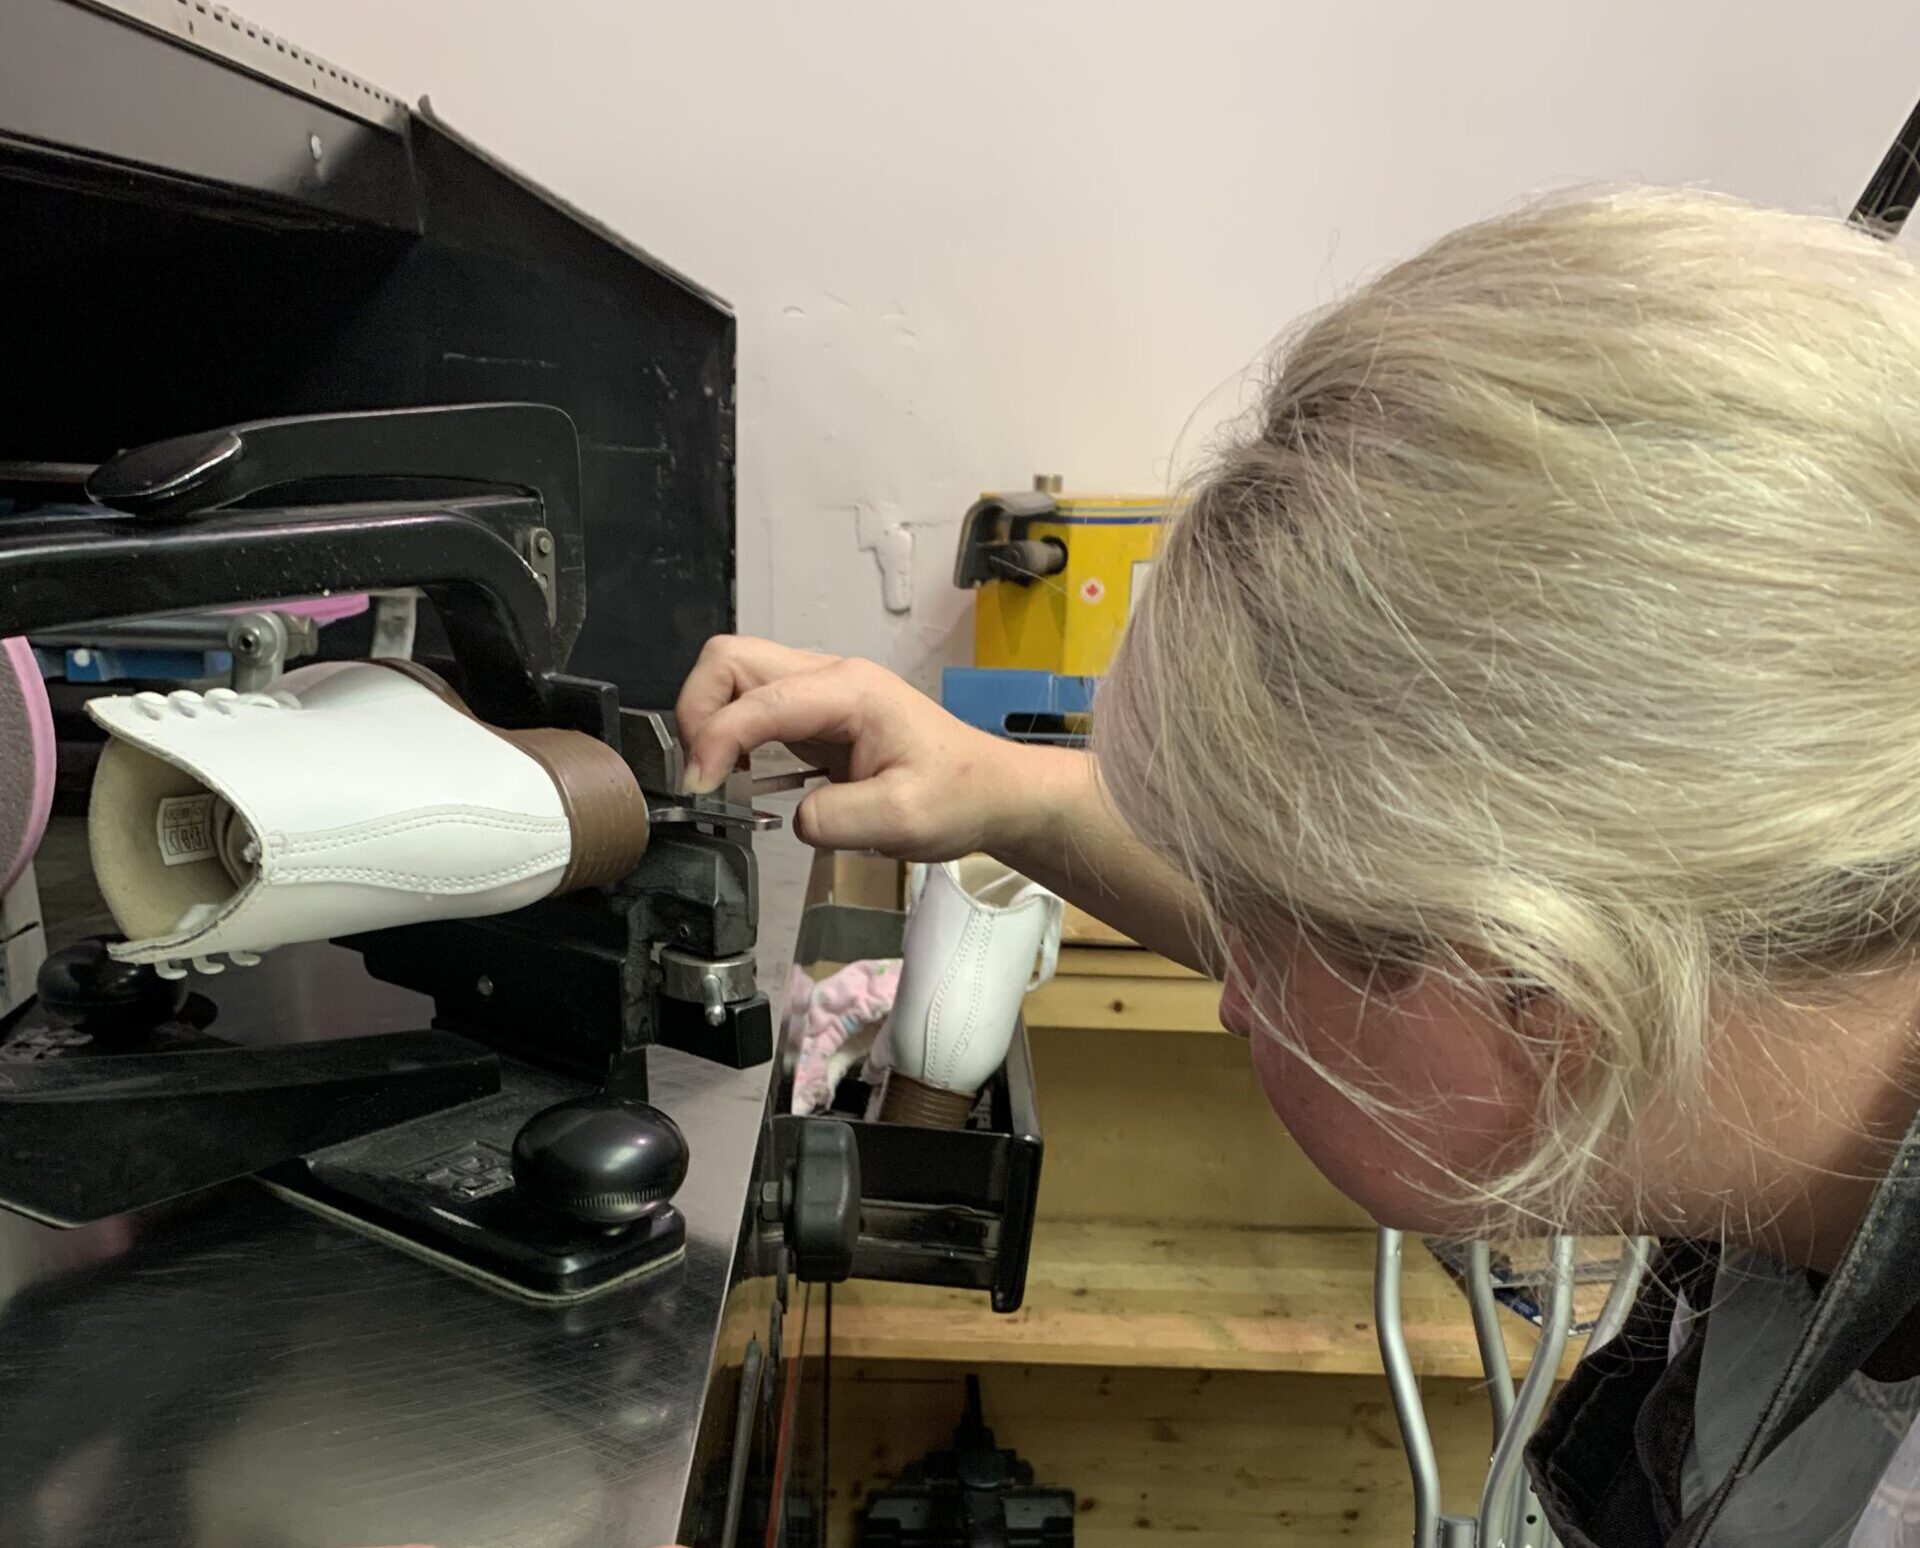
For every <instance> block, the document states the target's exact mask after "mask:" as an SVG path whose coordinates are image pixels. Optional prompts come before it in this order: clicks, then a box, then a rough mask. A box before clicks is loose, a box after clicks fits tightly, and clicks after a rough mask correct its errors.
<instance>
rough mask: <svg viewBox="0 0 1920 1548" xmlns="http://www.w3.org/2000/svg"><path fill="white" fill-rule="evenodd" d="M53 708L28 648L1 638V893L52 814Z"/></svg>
mask: <svg viewBox="0 0 1920 1548" xmlns="http://www.w3.org/2000/svg"><path fill="white" fill-rule="evenodd" d="M53 769H54V743H53V710H52V708H51V707H50V706H49V705H48V703H47V685H46V683H45V681H44V680H43V679H42V678H41V676H40V666H39V663H38V662H36V661H35V660H34V659H33V647H32V646H30V645H28V644H27V642H26V641H25V640H24V639H21V638H20V637H19V636H18V635H16V636H14V637H12V638H11V639H4V640H0V892H5V891H6V890H7V889H8V888H9V887H11V886H12V885H13V884H14V882H15V881H16V880H17V879H18V878H19V875H20V873H21V872H22V871H24V870H25V869H26V868H27V862H28V861H30V860H31V859H32V858H33V852H34V851H35V850H36V849H38V848H39V847H40V836H41V835H42V834H43V833H45V832H46V831H47V815H48V813H49V812H51V811H52V810H53Z"/></svg>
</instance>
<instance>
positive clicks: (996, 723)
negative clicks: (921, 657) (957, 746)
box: [940, 667, 1100, 746]
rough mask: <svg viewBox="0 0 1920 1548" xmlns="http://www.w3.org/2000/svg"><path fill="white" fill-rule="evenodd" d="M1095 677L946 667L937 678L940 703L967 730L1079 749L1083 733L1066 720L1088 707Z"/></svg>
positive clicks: (1097, 685) (1094, 685)
mask: <svg viewBox="0 0 1920 1548" xmlns="http://www.w3.org/2000/svg"><path fill="white" fill-rule="evenodd" d="M1099 685H1100V679H1099V678H1097V677H1062V676H1060V675H1059V674H1058V673H1055V672H1036V671H1028V670H1020V669H1016V668H1002V667H948V668H947V669H946V671H945V672H944V673H943V674H942V675H941V682H940V702H941V703H942V704H944V705H945V706H946V708H947V710H948V712H949V713H951V714H953V715H954V716H956V717H958V718H959V719H960V720H963V721H965V722H966V723H967V724H968V725H970V726H978V727H979V728H980V729H981V730H982V731H991V732H992V733H993V734H994V735H995V736H1004V737H1010V738H1012V739H1013V740H1015V741H1020V742H1055V743H1065V744H1067V745H1069V746H1082V745H1084V744H1085V742H1086V740H1087V738H1086V733H1085V731H1084V730H1082V729H1075V728H1073V727H1072V726H1071V725H1070V724H1069V723H1068V719H1067V717H1069V716H1076V717H1077V716H1084V715H1086V714H1088V713H1089V712H1091V710H1092V709H1093V695H1094V690H1095V689H1096V688H1098V687H1099Z"/></svg>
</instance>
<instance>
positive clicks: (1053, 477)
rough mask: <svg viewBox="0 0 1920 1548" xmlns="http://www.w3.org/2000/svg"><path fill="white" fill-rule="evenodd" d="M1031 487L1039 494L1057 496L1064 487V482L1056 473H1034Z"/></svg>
mask: <svg viewBox="0 0 1920 1548" xmlns="http://www.w3.org/2000/svg"><path fill="white" fill-rule="evenodd" d="M1033 487H1034V489H1035V490H1036V491H1037V492H1038V493H1040V494H1058V493H1060V491H1061V490H1062V489H1064V488H1065V487H1066V480H1065V479H1064V478H1062V477H1061V476H1060V475H1059V474H1058V473H1036V474H1034V475H1033Z"/></svg>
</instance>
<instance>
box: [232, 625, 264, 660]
mask: <svg viewBox="0 0 1920 1548" xmlns="http://www.w3.org/2000/svg"><path fill="white" fill-rule="evenodd" d="M233 643H234V644H235V645H237V646H239V647H240V651H241V653H242V654H243V655H248V656H251V655H253V654H254V652H256V651H257V650H259V649H260V631H259V630H258V629H242V630H241V631H240V632H239V633H238V634H236V635H235V636H234V637H233Z"/></svg>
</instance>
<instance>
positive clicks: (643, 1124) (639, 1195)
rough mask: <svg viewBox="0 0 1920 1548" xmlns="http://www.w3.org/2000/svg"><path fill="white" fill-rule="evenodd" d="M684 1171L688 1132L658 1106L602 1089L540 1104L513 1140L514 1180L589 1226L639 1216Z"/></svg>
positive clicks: (663, 1197)
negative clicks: (563, 1100)
mask: <svg viewBox="0 0 1920 1548" xmlns="http://www.w3.org/2000/svg"><path fill="white" fill-rule="evenodd" d="M686 1176H687V1139H686V1136H685V1135H684V1134H682V1133H681V1132H680V1126H679V1125H678V1124H676V1123H675V1122H674V1121H673V1120H672V1119H671V1118H669V1117H668V1116H667V1115H666V1114H665V1113H663V1112H661V1111H660V1109H659V1108H657V1107H652V1106H649V1105H648V1104H647V1103H645V1102H640V1101H636V1100H634V1099H633V1098H631V1097H621V1096H615V1095H613V1094H612V1093H610V1092H604V1091H602V1092H597V1093H595V1094H594V1095H592V1096H584V1097H576V1098H574V1100H572V1101H571V1102H561V1103H558V1104H556V1105H555V1106H553V1107H548V1108H544V1109H542V1110H541V1111H540V1112H537V1113H535V1114H534V1115H533V1116H532V1117H531V1118H529V1119H528V1120H527V1121H526V1123H525V1124H524V1125H522V1127H521V1129H520V1132H519V1133H518V1134H516V1135H515V1136H514V1139H513V1181H514V1185H515V1186H516V1187H518V1188H519V1189H520V1191H521V1192H522V1193H524V1194H525V1195H526V1196H527V1198H528V1199H530V1200H531V1201H532V1202H533V1203H535V1204H538V1205H540V1206H541V1207H542V1208H544V1209H550V1210H554V1211H555V1212H557V1213H559V1214H562V1215H568V1216H571V1217H572V1218H573V1219H575V1220H579V1221H583V1222H585V1223H587V1224H589V1225H605V1226H617V1225H625V1224H627V1223H628V1222H629V1221H633V1220H638V1219H639V1218H640V1217H641V1216H642V1215H644V1214H646V1213H647V1212H648V1211H649V1210H651V1209H655V1208H657V1207H658V1206H660V1205H661V1204H663V1203H665V1202H666V1201H667V1200H668V1199H670V1198H672V1197H673V1195H674V1192H675V1191H676V1190H677V1189H678V1188H679V1186H680V1184H681V1183H683V1182H684V1181H686Z"/></svg>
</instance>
